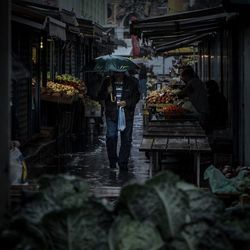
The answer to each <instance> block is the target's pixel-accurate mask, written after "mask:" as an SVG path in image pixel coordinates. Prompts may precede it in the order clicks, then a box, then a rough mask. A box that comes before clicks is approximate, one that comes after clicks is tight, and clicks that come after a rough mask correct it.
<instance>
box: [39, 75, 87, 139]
mask: <svg viewBox="0 0 250 250" xmlns="http://www.w3.org/2000/svg"><path fill="white" fill-rule="evenodd" d="M86 92H87V89H86V86H85V83H84V82H83V81H81V80H79V79H77V78H75V77H74V76H71V75H67V74H65V75H58V76H57V77H56V78H55V80H54V81H52V80H49V81H48V82H47V86H46V87H43V88H42V89H41V100H42V110H43V117H42V120H43V124H44V126H51V127H56V134H57V135H59V136H60V135H61V134H66V133H68V132H70V131H72V129H73V126H74V124H73V123H74V120H75V118H76V110H79V107H78V106H83V105H84V101H85V99H86V96H85V95H86ZM81 110H82V109H81ZM82 117H83V115H82Z"/></svg>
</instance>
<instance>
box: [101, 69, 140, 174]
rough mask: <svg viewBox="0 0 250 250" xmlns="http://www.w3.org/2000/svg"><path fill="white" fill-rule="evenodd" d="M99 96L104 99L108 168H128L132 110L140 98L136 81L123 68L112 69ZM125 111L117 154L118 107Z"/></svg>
mask: <svg viewBox="0 0 250 250" xmlns="http://www.w3.org/2000/svg"><path fill="white" fill-rule="evenodd" d="M99 98H100V99H101V100H104V101H105V115H106V126H107V133H106V147H107V153H108V158H109V164H110V168H116V164H117V163H118V165H119V168H120V170H127V169H128V160H129V156H130V149H131V143H132V132H133V121H134V111H135V106H136V104H137V102H138V101H139V99H140V94H139V91H138V86H137V83H136V81H135V80H134V79H133V78H131V77H129V76H127V75H126V74H125V71H124V70H117V71H114V74H113V76H112V77H110V76H109V77H107V78H106V79H105V81H104V82H103V85H102V88H101V91H100V92H99ZM120 107H123V108H124V111H125V120H126V128H125V129H124V130H123V131H121V132H120V135H121V147H120V150H119V154H118V155H117V140H118V114H119V108H120Z"/></svg>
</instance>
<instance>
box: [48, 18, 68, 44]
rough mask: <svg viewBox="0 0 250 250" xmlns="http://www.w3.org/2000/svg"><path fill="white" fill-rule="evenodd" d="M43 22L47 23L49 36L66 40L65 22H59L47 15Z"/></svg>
mask: <svg viewBox="0 0 250 250" xmlns="http://www.w3.org/2000/svg"><path fill="white" fill-rule="evenodd" d="M45 24H46V25H48V32H49V36H51V37H57V38H60V39H61V40H63V41H65V40H66V31H65V28H66V24H65V23H63V22H60V21H59V20H57V19H55V18H53V17H47V18H46V20H45Z"/></svg>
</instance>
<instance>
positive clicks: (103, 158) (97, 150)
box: [30, 101, 150, 197]
mask: <svg viewBox="0 0 250 250" xmlns="http://www.w3.org/2000/svg"><path fill="white" fill-rule="evenodd" d="M142 106H143V101H140V102H139V103H138V104H137V107H136V111H135V117H134V130H133V142H132V149H131V156H130V161H129V165H128V172H126V171H122V172H120V171H119V169H118V168H117V169H110V168H109V162H108V158H107V153H106V143H105V126H104V128H103V129H102V131H101V134H100V135H99V136H97V137H95V138H94V140H93V142H90V138H89V140H87V142H82V143H78V142H77V143H76V142H74V141H73V142H72V141H71V142H66V144H68V145H66V148H70V150H68V151H67V152H64V153H62V154H58V155H57V154H56V155H54V154H53V155H51V157H49V158H41V159H40V160H39V161H38V162H37V163H36V164H35V165H34V166H33V167H32V169H31V171H30V177H32V178H37V177H39V176H40V175H42V174H60V173H67V174H71V175H76V176H80V177H82V178H83V179H84V180H85V181H86V182H87V183H88V184H89V186H90V188H91V189H92V190H93V191H94V192H95V193H96V195H97V196H105V197H109V196H112V197H113V196H118V195H119V191H120V188H121V187H122V186H123V185H125V184H126V183H131V182H144V181H146V180H147V179H149V178H150V172H149V169H150V160H149V159H148V158H147V157H146V156H145V153H144V152H140V151H139V147H140V144H141V140H142V133H143V114H142V112H143V111H142ZM119 143H120V142H119V141H118V150H119ZM69 144H72V145H69ZM74 144H75V145H74ZM77 144H78V145H77ZM79 144H84V145H80V146H79Z"/></svg>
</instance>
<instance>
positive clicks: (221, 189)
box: [204, 165, 245, 193]
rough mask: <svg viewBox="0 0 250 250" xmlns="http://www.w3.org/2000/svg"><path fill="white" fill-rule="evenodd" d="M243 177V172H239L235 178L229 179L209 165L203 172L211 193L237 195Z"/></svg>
mask: <svg viewBox="0 0 250 250" xmlns="http://www.w3.org/2000/svg"><path fill="white" fill-rule="evenodd" d="M244 175H245V172H244V171H240V172H239V174H238V175H237V176H236V177H234V178H230V179H229V178H226V177H225V176H224V174H223V173H222V172H221V171H220V170H219V169H218V168H216V167H215V166H213V165H210V166H209V167H208V168H207V169H206V170H205V172H204V179H205V180H207V179H208V181H209V185H210V188H211V190H212V192H213V193H237V192H239V187H240V184H241V181H242V180H243V178H244Z"/></svg>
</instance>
